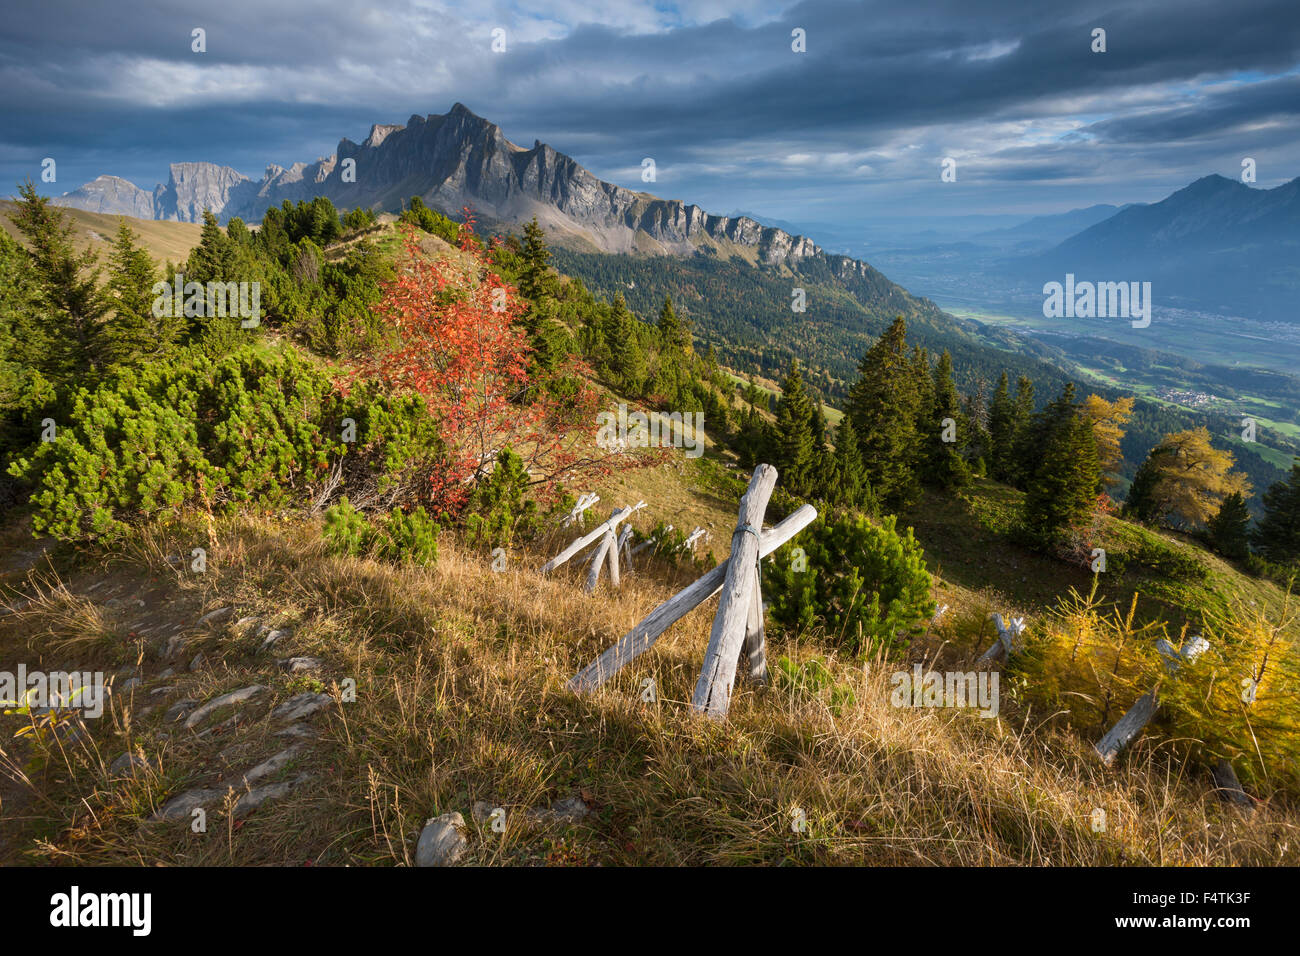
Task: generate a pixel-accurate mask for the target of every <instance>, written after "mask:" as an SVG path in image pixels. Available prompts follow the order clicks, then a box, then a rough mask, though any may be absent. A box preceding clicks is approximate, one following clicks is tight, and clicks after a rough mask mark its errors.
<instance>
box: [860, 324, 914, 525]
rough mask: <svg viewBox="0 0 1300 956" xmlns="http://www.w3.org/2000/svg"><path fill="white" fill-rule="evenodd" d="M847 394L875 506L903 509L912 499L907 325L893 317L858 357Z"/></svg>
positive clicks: (911, 393)
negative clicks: (853, 380)
mask: <svg viewBox="0 0 1300 956" xmlns="http://www.w3.org/2000/svg"><path fill="white" fill-rule="evenodd" d="M858 372H859V377H858V381H857V382H856V383H855V384H854V386H853V388H852V390H851V391H850V392H849V400H848V403H847V407H846V409H845V412H846V414H848V415H849V416H851V417H852V418H853V427H854V430H855V431H856V432H857V438H858V442H859V446H860V448H861V450H862V461H863V466H864V473H865V474H866V477H867V481H868V483H869V484H870V486H871V488H872V490H873V491H874V493H875V494H876V496H877V497H878V499H879V501H880V503H881V504H882V505H883V506H885V507H888V508H893V509H899V508H903V507H906V505H907V504H908V503H910V502H911V501H912V500H913V499H914V498H915V496H916V493H917V481H916V474H915V462H916V453H917V446H918V442H917V435H916V414H917V406H918V403H919V398H920V396H918V394H917V379H916V375H915V374H914V369H913V366H912V364H911V363H910V362H909V360H908V353H907V323H906V322H905V321H904V320H903V318H902V316H899V317H898V318H897V319H895V320H894V322H893V324H891V325H890V326H889V328H888V329H886V330H885V332H884V334H883V335H881V336H880V338H879V339H877V340H876V342H875V343H873V344H872V346H871V347H870V348H869V349H867V352H866V354H865V355H863V357H862V362H861V363H860V364H859V366H858Z"/></svg>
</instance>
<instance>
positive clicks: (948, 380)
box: [920, 349, 970, 488]
mask: <svg viewBox="0 0 1300 956" xmlns="http://www.w3.org/2000/svg"><path fill="white" fill-rule="evenodd" d="M964 426H965V422H964V421H963V415H962V411H961V402H960V399H959V398H958V397H957V385H956V384H955V383H954V382H953V378H952V356H951V355H950V354H948V350H947V349H944V350H943V354H942V355H940V356H939V361H938V362H937V363H935V366H934V377H933V382H932V385H931V397H930V401H929V403H928V413H927V417H926V420H924V421H923V422H922V427H921V429H920V431H921V435H922V438H923V441H924V447H923V458H922V467H921V477H922V479H923V480H924V481H926V482H928V483H930V484H933V485H937V486H938V487H940V488H960V487H961V486H962V485H965V484H966V483H967V482H969V481H970V469H969V468H968V467H967V466H966V459H965V457H964V449H965V432H966V428H965V427H964ZM949 438H951V439H952V440H951V441H949V440H948V439H949Z"/></svg>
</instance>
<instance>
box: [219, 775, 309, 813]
mask: <svg viewBox="0 0 1300 956" xmlns="http://www.w3.org/2000/svg"><path fill="white" fill-rule="evenodd" d="M310 779H311V778H310V776H309V775H307V774H302V775H300V776H297V777H294V779H292V780H285V781H284V782H282V783H272V784H268V785H267V786H265V787H254V788H253V789H252V790H249V791H248V792H247V793H245V794H244V795H243V796H242V797H240V798H239V799H238V800H237V801H236V802H235V807H234V809H233V810H232V811H231V813H232V815H233V816H234V818H235V819H236V820H241V819H243V818H244V817H246V816H248V815H249V814H250V813H252V812H253V811H254V810H256V809H258V808H259V807H261V806H262V804H264V803H266V802H267V801H268V800H279V799H280V798H281V797H283V796H285V795H287V794H288V793H289V791H290V790H292V789H293V788H294V787H296V786H298V785H299V784H301V783H303V782H305V781H307V780H310Z"/></svg>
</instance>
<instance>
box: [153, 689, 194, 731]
mask: <svg viewBox="0 0 1300 956" xmlns="http://www.w3.org/2000/svg"><path fill="white" fill-rule="evenodd" d="M173 689H174V688H173ZM200 703H202V701H200V700H198V699H197V698H195V697H182V698H181V699H180V700H178V701H176V703H174V704H172V705H171V706H170V707H168V708H167V713H166V714H164V715H163V719H164V720H166V721H167V722H168V723H174V722H176V721H178V720H180V719H181V718H182V717H184V716H185V715H186V714H188V713H189V712H190V711H191V710H193V709H194V708H195V707H197V706H199V704H200Z"/></svg>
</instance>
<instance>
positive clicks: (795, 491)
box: [772, 359, 819, 497]
mask: <svg viewBox="0 0 1300 956" xmlns="http://www.w3.org/2000/svg"><path fill="white" fill-rule="evenodd" d="M813 418H814V412H813V405H812V402H811V401H810V400H809V398H808V393H807V392H806V391H805V390H804V384H803V376H802V375H801V374H800V372H799V362H798V360H796V359H791V360H790V366H789V368H788V370H787V371H786V374H785V378H784V379H782V380H781V398H780V400H779V401H778V402H777V406H776V429H775V432H774V435H773V438H774V441H773V445H772V457H773V459H774V460H773V462H772V464H773V465H775V466H776V469H777V473H778V474H780V475H781V481H782V483H783V484H784V485H785V488H786V490H787V491H789V492H790V494H792V495H795V496H798V497H807V496H809V495H811V494H813V492H814V490H815V488H814V478H815V477H816V468H817V466H818V464H819V462H818V458H817V450H816V448H815V447H814V443H813Z"/></svg>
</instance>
